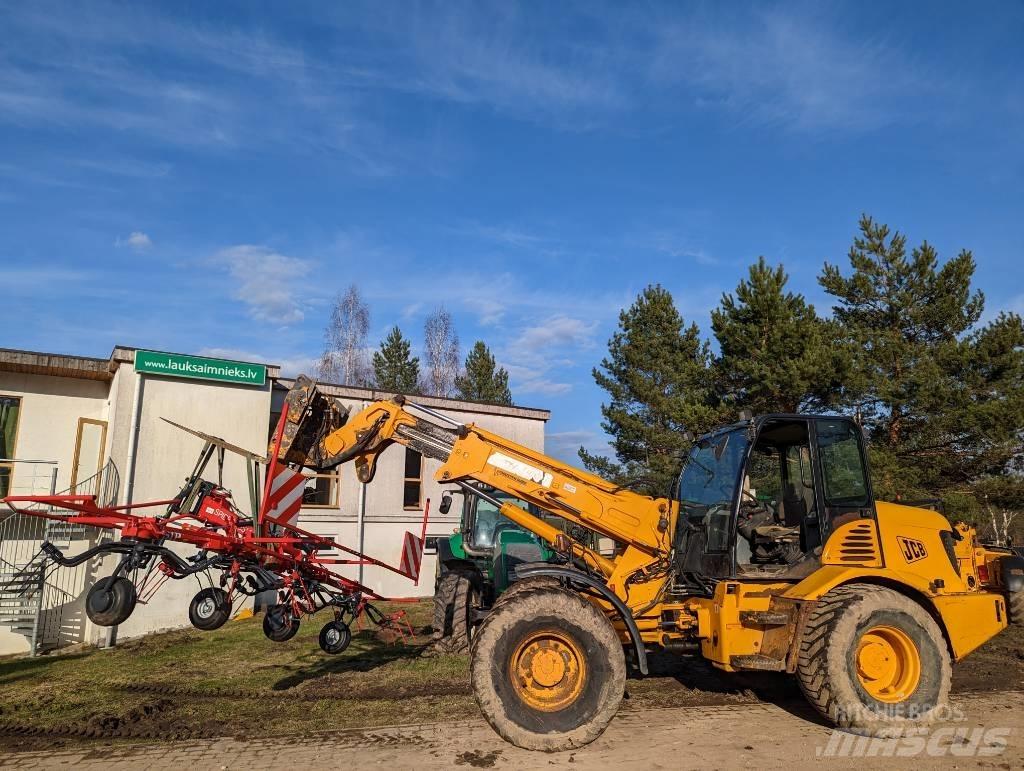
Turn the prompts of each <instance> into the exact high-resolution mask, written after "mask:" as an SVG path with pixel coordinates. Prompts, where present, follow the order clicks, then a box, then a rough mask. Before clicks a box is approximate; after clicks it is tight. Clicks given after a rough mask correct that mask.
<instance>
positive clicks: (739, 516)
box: [677, 415, 874, 579]
mask: <svg viewBox="0 0 1024 771" xmlns="http://www.w3.org/2000/svg"><path fill="white" fill-rule="evenodd" d="M679 501H680V517H681V519H682V522H681V527H680V528H679V531H678V533H677V539H678V541H677V553H678V554H679V555H680V557H679V558H678V559H680V565H679V568H680V570H682V571H684V572H686V571H689V572H694V573H699V574H702V575H704V576H708V577H711V578H744V577H755V578H758V577H766V576H770V577H778V578H783V579H785V578H794V579H796V578H800V577H802V576H804V575H806V574H807V572H809V570H811V569H813V567H814V566H815V565H816V558H817V555H818V553H820V547H821V546H822V545H823V544H824V542H825V541H826V540H827V538H828V536H829V534H830V533H831V532H832V530H833V529H834V528H835V527H837V526H838V525H839V524H842V523H843V522H844V521H847V520H848V519H850V518H857V517H871V516H874V499H873V497H872V493H871V487H870V481H869V475H868V467H867V458H866V455H865V452H864V442H863V437H862V434H861V431H860V428H859V427H858V426H857V425H856V424H855V423H854V422H853V421H852V420H850V419H849V418H845V417H835V416H815V415H765V416H762V417H759V418H756V419H753V420H750V421H746V422H743V423H739V424H735V425H732V426H728V427H726V428H724V429H721V430H719V431H716V432H713V433H711V434H708V435H706V436H704V437H701V438H700V439H699V440H698V441H697V442H696V443H695V445H694V447H693V449H692V450H691V452H690V456H689V458H688V460H687V463H686V465H685V467H684V469H683V472H682V475H681V477H680V483H679Z"/></svg>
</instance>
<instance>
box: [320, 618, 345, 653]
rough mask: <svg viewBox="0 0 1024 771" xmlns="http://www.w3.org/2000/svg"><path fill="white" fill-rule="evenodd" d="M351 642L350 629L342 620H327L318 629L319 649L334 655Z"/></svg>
mask: <svg viewBox="0 0 1024 771" xmlns="http://www.w3.org/2000/svg"><path fill="white" fill-rule="evenodd" d="M350 642H352V630H350V629H349V628H348V624H346V623H345V622H344V621H328V622H327V623H326V624H324V628H323V629H321V630H320V650H322V651H323V652H324V653H330V654H331V655H335V654H338V653H341V652H342V651H343V650H345V649H346V648H347V647H348V644H349V643H350Z"/></svg>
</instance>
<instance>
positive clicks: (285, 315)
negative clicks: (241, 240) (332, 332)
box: [210, 244, 313, 326]
mask: <svg viewBox="0 0 1024 771" xmlns="http://www.w3.org/2000/svg"><path fill="white" fill-rule="evenodd" d="M210 261H211V263H212V264H213V265H215V266H218V267H221V268H224V269H225V270H227V272H228V274H229V275H230V276H231V278H232V279H233V281H234V283H235V289H234V291H233V292H232V296H233V297H234V298H235V299H236V300H240V301H241V302H243V303H245V304H246V305H247V306H248V309H249V315H250V316H252V317H253V318H254V319H257V320H258V321H266V322H269V323H272V324H277V325H280V326H288V325H291V324H297V323H298V322H300V321H302V320H303V318H305V313H304V311H303V309H304V307H305V305H306V303H305V301H304V300H303V299H302V298H301V296H300V294H299V291H300V290H301V287H302V281H301V279H303V278H305V277H306V276H307V275H308V274H309V273H310V271H311V270H312V269H313V262H312V261H311V260H305V259H300V258H298V257H288V256H287V255H284V254H280V253H278V252H275V251H273V250H272V249H268V248H267V247H265V246H254V245H251V244H240V245H238V246H231V247H228V248H226V249H222V250H221V251H219V252H217V253H216V254H215V255H214V256H213V257H212V258H211V260H210Z"/></svg>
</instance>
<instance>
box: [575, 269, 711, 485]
mask: <svg viewBox="0 0 1024 771" xmlns="http://www.w3.org/2000/svg"><path fill="white" fill-rule="evenodd" d="M593 375H594V380H595V381H596V382H597V384H598V385H599V386H600V387H601V388H603V389H604V390H605V391H607V392H608V394H609V396H610V397H611V399H610V401H609V403H607V404H604V405H602V406H601V414H602V415H603V416H604V420H603V422H602V424H601V425H602V428H604V430H605V431H606V432H607V433H608V434H609V435H610V436H611V437H612V447H613V448H614V450H615V456H616V460H617V462H616V461H612V460H609V459H608V458H604V457H602V456H600V455H593V454H591V453H588V452H587V451H586V450H585V449H583V448H582V447H581V448H580V450H579V456H580V459H581V460H582V461H583V464H584V465H585V466H586V467H587V468H588V469H590V470H591V471H593V472H595V473H597V474H600V475H602V476H606V477H609V478H613V479H616V480H617V481H620V482H626V481H630V480H634V481H636V482H637V483H638V484H637V486H638V488H640V489H645V490H646V492H648V493H650V494H652V495H666V494H668V491H669V489H670V488H671V485H672V484H673V482H674V481H675V478H676V476H677V475H678V474H679V470H680V468H681V466H682V461H683V457H684V454H685V451H686V449H687V448H688V446H689V442H688V441H687V439H686V437H685V432H686V431H691V432H693V433H695V434H699V433H703V432H704V431H706V430H708V429H710V428H712V427H713V426H714V425H716V424H717V423H718V422H720V417H721V410H720V405H719V400H718V399H717V397H716V395H715V388H714V382H713V377H712V360H711V349H710V346H709V344H708V342H707V341H706V340H702V339H701V336H700V330H698V328H697V325H696V324H691V325H690V326H688V327H687V326H685V325H684V322H683V318H682V316H680V314H679V311H678V310H676V307H675V304H674V303H673V301H672V295H671V294H670V293H669V292H668V291H667V290H666V289H663V288H662V287H661V286H657V285H654V286H649V287H647V288H646V289H645V290H644V291H643V292H641V294H640V296H639V297H637V300H636V302H635V303H633V305H632V306H630V307H629V308H627V309H626V310H624V311H622V312H621V313H620V314H619V329H618V331H617V332H616V333H615V334H614V335H613V336H612V338H611V340H610V341H609V343H608V356H607V357H606V358H605V359H604V360H603V361H602V362H601V367H600V368H595V369H594V371H593Z"/></svg>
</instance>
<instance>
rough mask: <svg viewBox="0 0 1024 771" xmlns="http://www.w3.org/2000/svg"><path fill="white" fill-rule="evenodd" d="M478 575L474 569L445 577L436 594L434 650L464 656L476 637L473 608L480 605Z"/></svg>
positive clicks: (438, 584) (451, 573)
mask: <svg viewBox="0 0 1024 771" xmlns="http://www.w3.org/2000/svg"><path fill="white" fill-rule="evenodd" d="M477 586H478V584H477V575H476V573H474V572H473V571H471V570H461V569H455V570H449V571H446V572H445V573H442V574H441V578H440V580H439V581H438V583H437V589H436V591H435V592H434V619H433V624H432V627H433V629H434V648H435V649H436V650H438V651H440V652H441V653H462V652H464V651H465V650H466V649H468V648H469V640H470V637H471V636H472V634H473V609H474V607H475V606H476V604H477V603H478V602H479V598H480V591H479V589H478V588H477Z"/></svg>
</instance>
